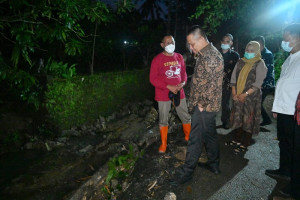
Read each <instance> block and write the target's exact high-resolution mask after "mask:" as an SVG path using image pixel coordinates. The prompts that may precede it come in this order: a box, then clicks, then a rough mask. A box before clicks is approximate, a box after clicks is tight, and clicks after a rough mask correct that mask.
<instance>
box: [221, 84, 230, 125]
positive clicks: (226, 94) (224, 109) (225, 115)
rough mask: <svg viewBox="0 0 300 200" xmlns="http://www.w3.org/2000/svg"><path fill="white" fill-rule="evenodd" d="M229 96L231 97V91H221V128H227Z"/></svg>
mask: <svg viewBox="0 0 300 200" xmlns="http://www.w3.org/2000/svg"><path fill="white" fill-rule="evenodd" d="M230 95H231V91H230V90H227V89H225V88H223V90H222V115H221V121H222V123H223V128H229V118H230V107H229V102H230Z"/></svg>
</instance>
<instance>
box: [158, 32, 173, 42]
mask: <svg viewBox="0 0 300 200" xmlns="http://www.w3.org/2000/svg"><path fill="white" fill-rule="evenodd" d="M169 36H171V37H172V38H174V37H173V35H171V34H165V35H163V37H162V39H161V42H164V39H165V37H169Z"/></svg>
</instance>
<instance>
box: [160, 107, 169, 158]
mask: <svg viewBox="0 0 300 200" xmlns="http://www.w3.org/2000/svg"><path fill="white" fill-rule="evenodd" d="M170 109H171V101H158V112H159V129H160V137H161V145H160V147H159V149H158V151H159V152H160V153H165V152H166V149H167V137H168V116H169V112H170Z"/></svg>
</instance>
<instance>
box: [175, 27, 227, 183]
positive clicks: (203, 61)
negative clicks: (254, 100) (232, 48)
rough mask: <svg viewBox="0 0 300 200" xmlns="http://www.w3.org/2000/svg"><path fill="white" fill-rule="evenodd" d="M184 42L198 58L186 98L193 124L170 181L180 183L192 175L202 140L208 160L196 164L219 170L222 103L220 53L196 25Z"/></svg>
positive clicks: (214, 170) (217, 172)
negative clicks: (182, 160)
mask: <svg viewBox="0 0 300 200" xmlns="http://www.w3.org/2000/svg"><path fill="white" fill-rule="evenodd" d="M187 42H188V44H189V47H190V48H191V50H192V51H193V53H194V54H195V55H196V59H197V61H196V66H195V70H194V74H193V77H192V81H191V88H190V90H191V92H190V99H189V101H190V111H192V128H191V132H190V140H189V142H188V146H187V153H186V160H185V163H184V164H183V165H182V166H181V167H180V169H179V171H178V172H177V173H176V175H175V177H174V179H172V180H171V182H170V184H171V185H179V184H183V183H185V182H187V181H188V180H190V179H191V178H192V174H193V172H194V169H195V168H196V166H197V163H198V159H199V157H200V155H201V151H202V144H203V143H204V144H205V147H206V151H207V156H208V162H207V163H206V164H201V165H200V164H199V166H200V167H203V168H205V169H207V170H209V171H211V172H212V173H214V174H219V173H220V169H219V160H220V158H219V145H218V142H217V131H216V114H217V112H218V111H219V109H220V107H221V98H222V82H223V69H224V63H223V58H222V55H221V53H220V52H219V51H218V50H217V49H216V48H215V47H214V46H213V45H212V44H211V43H209V41H208V39H207V37H206V34H205V32H204V31H203V30H202V29H201V28H200V27H199V26H193V27H192V28H191V29H190V30H189V32H188V35H187Z"/></svg>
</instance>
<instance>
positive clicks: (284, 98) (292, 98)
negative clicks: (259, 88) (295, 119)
mask: <svg viewBox="0 0 300 200" xmlns="http://www.w3.org/2000/svg"><path fill="white" fill-rule="evenodd" d="M299 91H300V51H298V52H296V53H294V54H291V55H290V56H289V57H288V58H287V59H286V60H285V61H284V63H283V65H282V67H281V73H280V78H279V80H278V81H277V83H276V89H275V99H274V102H273V108H272V111H273V112H276V113H281V114H286V115H294V113H295V105H296V100H297V96H298V93H299Z"/></svg>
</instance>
